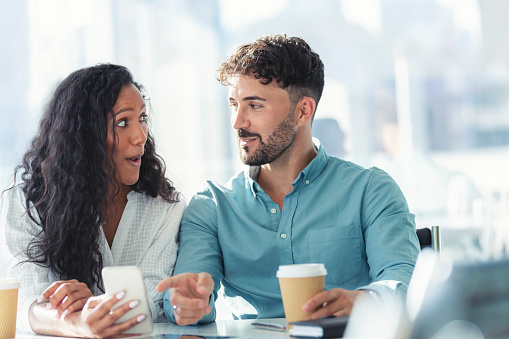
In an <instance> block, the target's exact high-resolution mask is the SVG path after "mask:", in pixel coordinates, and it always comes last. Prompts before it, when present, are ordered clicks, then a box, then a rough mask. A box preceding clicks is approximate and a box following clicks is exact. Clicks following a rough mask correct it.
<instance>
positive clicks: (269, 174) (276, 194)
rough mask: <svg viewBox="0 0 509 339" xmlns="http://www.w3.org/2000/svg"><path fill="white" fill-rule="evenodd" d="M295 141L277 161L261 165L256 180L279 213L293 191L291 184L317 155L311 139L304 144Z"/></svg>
mask: <svg viewBox="0 0 509 339" xmlns="http://www.w3.org/2000/svg"><path fill="white" fill-rule="evenodd" d="M296 141H297V140H295V141H294V144H293V145H292V146H291V147H290V148H289V149H288V150H287V151H285V153H284V154H283V155H282V156H281V157H279V158H278V159H277V160H275V161H273V162H272V163H270V164H265V165H262V166H261V167H260V171H259V173H258V178H257V180H256V181H257V182H258V184H259V185H260V186H261V187H262V188H263V190H264V191H265V193H267V194H268V195H269V196H270V198H271V199H272V201H274V202H275V203H277V204H278V205H279V209H280V210H281V211H282V210H283V202H284V199H285V196H286V195H287V194H288V193H290V192H291V191H292V189H293V186H292V184H293V182H294V181H295V179H296V178H297V176H298V175H299V173H300V172H301V171H302V170H303V169H304V168H306V166H307V165H308V164H309V163H310V162H311V160H313V159H314V158H315V157H316V154H317V152H316V150H315V148H314V145H313V142H312V140H311V138H309V142H305V143H302V142H300V143H299V142H296Z"/></svg>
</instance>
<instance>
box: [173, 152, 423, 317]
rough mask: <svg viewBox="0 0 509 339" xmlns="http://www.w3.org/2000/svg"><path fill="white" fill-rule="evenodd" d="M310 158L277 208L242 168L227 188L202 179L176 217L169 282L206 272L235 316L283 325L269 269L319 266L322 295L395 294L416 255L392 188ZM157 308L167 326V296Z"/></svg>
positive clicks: (341, 163) (345, 166)
mask: <svg viewBox="0 0 509 339" xmlns="http://www.w3.org/2000/svg"><path fill="white" fill-rule="evenodd" d="M315 147H316V148H317V149H318V154H317V156H316V157H315V158H314V159H313V160H312V161H311V162H310V163H309V165H308V166H307V167H306V168H305V169H304V170H303V171H302V172H301V173H300V174H299V175H298V176H297V178H296V179H295V181H294V182H293V190H292V191H291V192H290V193H289V194H288V195H287V196H286V197H285V199H284V203H283V210H282V211H280V210H279V206H278V205H277V204H276V203H275V202H273V201H272V200H271V199H270V197H269V196H268V195H267V194H265V193H264V191H263V189H262V188H261V187H260V185H258V183H257V182H256V178H257V175H258V170H259V168H258V167H250V168H248V169H246V171H244V172H242V173H239V174H238V175H237V176H235V177H233V178H232V179H231V180H230V181H229V182H228V184H227V185H220V184H217V183H215V182H212V181H208V182H207V183H206V188H205V189H204V190H203V191H202V192H200V193H198V194H196V195H195V196H194V197H193V199H192V200H191V201H190V203H189V206H188V208H187V209H186V211H185V212H184V216H183V219H182V223H181V230H180V248H179V253H178V258H177V263H176V266H175V271H174V274H179V273H184V272H195V273H199V272H208V273H210V274H211V276H212V277H213V279H214V284H215V290H214V293H213V295H212V297H211V300H210V305H211V306H212V309H213V311H212V312H211V314H209V315H207V316H205V317H204V318H203V319H202V320H201V322H209V321H213V320H214V319H215V309H214V307H213V306H214V305H213V304H214V301H215V300H216V298H217V290H218V289H219V287H220V283H222V284H223V286H224V293H225V295H224V298H225V302H226V304H227V306H228V307H229V309H230V310H231V311H232V313H233V315H234V317H236V318H243V319H245V318H274V317H284V310H283V305H282V301H281V293H280V290H279V283H278V280H277V278H276V272H277V270H278V267H279V265H288V264H302V263H323V264H325V267H326V269H327V277H326V281H325V288H326V289H332V288H336V287H341V288H344V289H349V290H354V289H371V290H374V291H376V292H377V293H378V294H380V295H381V296H384V295H385V296H387V295H389V296H404V295H405V294H406V288H407V286H408V283H409V282H410V277H411V275H412V272H413V269H414V265H415V261H416V259H417V256H418V254H419V252H420V249H419V244H418V240H417V236H416V233H415V223H414V215H413V214H411V213H409V211H408V206H407V203H406V201H405V198H404V196H403V194H402V192H401V190H400V189H399V187H398V185H397V184H396V183H395V182H394V180H393V179H392V178H391V177H390V176H389V175H388V174H387V173H385V172H384V171H382V170H380V169H378V168H369V169H365V168H363V167H361V166H358V165H355V164H353V163H351V162H348V161H345V160H342V159H339V158H335V157H330V156H328V155H327V153H326V152H325V150H324V148H323V147H321V146H320V145H319V144H316V143H315ZM164 309H165V312H166V315H167V316H168V318H169V319H170V320H172V321H174V317H173V308H172V307H171V304H170V302H169V295H168V291H166V292H165V295H164Z"/></svg>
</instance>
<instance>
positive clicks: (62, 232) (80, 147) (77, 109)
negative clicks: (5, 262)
mask: <svg viewBox="0 0 509 339" xmlns="http://www.w3.org/2000/svg"><path fill="white" fill-rule="evenodd" d="M142 91H143V90H142V87H141V86H140V85H139V84H137V83H136V82H134V81H133V78H132V75H131V73H130V72H129V70H128V69H126V68H125V67H122V66H117V65H111V64H103V65H97V66H94V67H90V68H85V69H81V70H78V71H76V72H74V73H72V74H71V75H69V76H68V77H67V78H66V79H65V80H64V81H63V82H62V83H61V84H60V85H59V86H58V88H57V89H56V91H55V93H54V94H53V97H52V98H51V100H50V102H49V104H48V106H47V107H46V109H45V112H44V115H43V117H42V121H41V124H40V129H39V132H38V134H37V135H36V137H35V138H34V139H33V141H32V143H31V146H30V147H29V149H28V151H27V152H26V154H25V155H24V157H23V163H22V165H20V166H18V167H17V168H16V170H15V178H16V177H18V178H20V179H21V181H22V182H21V183H20V184H18V185H16V182H15V185H14V186H13V187H12V188H10V189H8V190H6V191H5V192H4V194H3V199H2V210H1V219H0V224H1V225H0V227H1V230H0V234H1V237H2V238H3V239H2V242H3V244H2V247H3V248H6V250H7V252H8V253H7V254H8V255H9V259H10V262H9V271H8V275H10V276H14V277H17V278H18V280H19V281H20V292H19V303H18V327H19V328H21V329H28V330H29V329H30V328H31V329H32V330H33V331H34V332H36V333H41V334H51V335H67V336H81V337H83V336H86V337H104V336H109V335H115V334H118V333H121V332H123V331H125V330H127V329H129V328H131V327H133V326H134V325H136V324H137V323H138V322H140V321H143V320H144V319H145V317H152V320H153V321H154V322H157V321H162V320H163V319H165V318H164V313H163V309H162V296H161V294H159V293H157V291H156V285H157V283H158V282H159V281H160V280H161V279H163V278H165V277H167V276H169V275H170V274H171V273H172V271H173V266H174V263H175V258H176V252H177V243H176V237H177V232H178V225H179V223H180V219H181V217H182V213H183V211H184V208H185V202H184V199H183V198H182V197H180V195H179V194H178V192H176V191H175V188H174V187H173V186H172V184H171V182H170V181H169V180H167V179H166V178H165V174H164V173H165V167H164V162H163V161H162V159H160V158H159V156H158V155H157V154H156V153H155V145H154V140H153V138H152V136H151V135H150V133H149V130H148V126H147V124H148V115H147V106H146V104H145V100H144V97H143V96H142V94H141V93H142ZM15 180H16V179H15ZM18 180H19V179H18ZM4 244H5V245H4ZM113 265H115V266H116V265H119V266H125V265H136V266H139V267H140V269H141V270H142V272H143V276H144V280H145V285H146V288H147V293H148V296H149V299H150V300H151V303H150V304H151V311H152V312H151V313H152V314H139V315H137V316H135V317H133V318H132V319H130V320H128V321H126V322H124V323H122V324H117V325H113V323H114V322H115V320H117V319H118V318H119V317H120V316H122V315H123V314H124V313H126V312H127V311H129V310H130V308H129V307H132V308H134V307H135V306H137V302H136V301H133V302H127V303H126V304H125V306H122V307H119V308H117V309H115V310H114V311H113V312H110V308H111V307H112V306H113V305H114V304H116V303H117V302H118V301H119V299H121V298H122V297H123V293H122V292H120V293H117V294H116V295H115V296H112V297H108V296H106V295H101V296H99V297H93V296H94V295H96V296H97V295H100V294H101V293H104V292H103V291H104V289H103V286H102V279H101V269H102V268H103V267H105V266H113ZM47 299H49V300H48V301H47V302H45V303H42V304H41V302H43V301H44V300H47Z"/></svg>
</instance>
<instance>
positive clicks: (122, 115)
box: [106, 84, 148, 186]
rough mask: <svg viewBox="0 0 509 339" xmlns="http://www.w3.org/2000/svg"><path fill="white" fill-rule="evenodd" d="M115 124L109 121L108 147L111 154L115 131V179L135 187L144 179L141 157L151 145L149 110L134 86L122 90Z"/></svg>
mask: <svg viewBox="0 0 509 339" xmlns="http://www.w3.org/2000/svg"><path fill="white" fill-rule="evenodd" d="M113 113H114V115H115V121H114V123H113V122H112V121H111V117H110V118H109V119H108V126H109V127H108V136H107V139H106V146H107V149H108V152H109V153H110V154H111V151H112V150H113V143H114V142H115V140H114V136H113V131H112V130H111V127H110V126H112V125H114V129H115V133H116V135H117V140H116V142H117V143H116V145H115V151H114V152H113V160H114V162H115V166H116V171H115V179H116V180H117V182H118V184H119V185H124V186H129V185H134V184H135V183H136V182H137V181H138V178H139V177H140V165H141V157H142V155H143V151H144V148H145V142H147V135H148V130H147V129H148V127H147V120H148V116H147V109H146V106H145V101H144V100H143V97H142V96H141V94H140V91H138V89H137V88H136V86H134V85H133V84H129V85H126V86H124V87H122V90H121V91H120V94H119V95H118V98H117V101H116V102H115V105H114V106H113Z"/></svg>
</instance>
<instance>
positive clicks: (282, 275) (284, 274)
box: [276, 264, 327, 323]
mask: <svg viewBox="0 0 509 339" xmlns="http://www.w3.org/2000/svg"><path fill="white" fill-rule="evenodd" d="M276 275H277V277H278V279H279V287H280V289H281V296H282V298H283V307H284V310H285V317H286V321H287V322H288V323H290V322H292V321H299V320H303V319H305V318H306V317H307V316H309V315H310V314H311V313H313V312H315V311H316V309H315V310H312V311H311V312H304V311H303V310H302V305H304V303H305V302H306V301H308V300H309V299H311V298H312V297H313V296H315V295H316V294H317V293H318V292H321V291H323V290H324V288H325V276H326V275H327V270H326V269H325V266H324V265H323V264H295V265H282V266H279V270H278V271H277V274H276ZM317 309H318V308H317Z"/></svg>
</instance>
